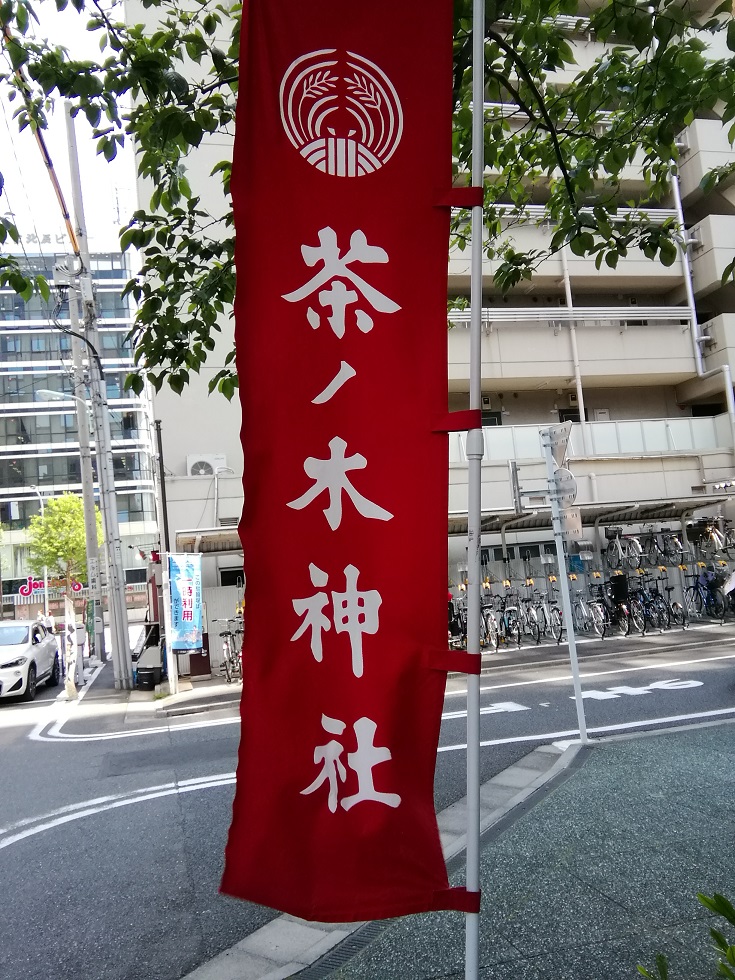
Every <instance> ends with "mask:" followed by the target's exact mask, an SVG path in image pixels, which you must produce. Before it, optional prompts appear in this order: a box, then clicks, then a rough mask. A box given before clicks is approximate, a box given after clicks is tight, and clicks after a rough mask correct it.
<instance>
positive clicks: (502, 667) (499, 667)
mask: <svg viewBox="0 0 735 980" xmlns="http://www.w3.org/2000/svg"><path fill="white" fill-rule="evenodd" d="M716 628H719V623H714V624H712V625H706V626H699V627H698V628H697V632H699V631H701V630H707V629H716ZM614 639H615V638H614ZM622 639H625V637H623V638H622ZM597 642H598V643H599V640H598V641H597ZM726 643H729V644H731V645H733V644H735V636H723V637H720V638H719V639H714V640H711V639H710V640H697V641H693V642H691V643H678V644H671V645H669V646H662V647H651V648H650V651H649V650H646V651H643V650H641V648H638V649H633V650H615V651H606V652H600V653H599V654H595V655H594V659H595V660H610V659H612V658H617V659H619V658H620V657H627V656H646V657H653V656H656V655H658V654H661V653H668V652H670V651H672V650H673V651H680V650H696V649H698V648H699V647H708V648H709V647H712V646H722V645H724V644H726ZM568 659H569V658H568V657H563V658H560V659H559V660H552V661H549V660H534V661H532V662H521V663H513V664H509V663H501V664H493V665H492V666H490V667H487V668H483V670H484V671H485V673H483V675H482V676H483V677H484V678H487V677H488V676H489V674H490V673H491V672H495V671H510V670H523V671H527V670H532V669H534V668H537V667H539V668H549V667H555V666H558V665H559V664H561V663H567V662H568ZM589 659H593V658H592V657H591V658H589ZM715 659H716V658H715ZM692 662H693V663H695V662H696V661H692ZM630 669H631V670H634V669H635V670H645V669H647V668H645V667H640V668H633V667H631V668H630ZM570 676H571V675H565V679H567V680H568V679H569V677H570ZM527 683H534V682H533V681H528V682H527ZM481 690H483V691H484V690H488V691H489V690H494V688H491V687H487V688H485V687H483V688H481ZM465 694H466V691H464V690H459V691H447V692H446V694H445V697H447V698H459V697H464V696H465Z"/></svg>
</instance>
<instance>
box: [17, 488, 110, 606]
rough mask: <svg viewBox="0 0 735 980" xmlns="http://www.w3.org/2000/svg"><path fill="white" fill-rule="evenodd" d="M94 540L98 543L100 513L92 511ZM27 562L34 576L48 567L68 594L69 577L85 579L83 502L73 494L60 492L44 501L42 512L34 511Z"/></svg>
mask: <svg viewBox="0 0 735 980" xmlns="http://www.w3.org/2000/svg"><path fill="white" fill-rule="evenodd" d="M95 514H96V521H97V542H98V544H102V515H101V514H100V512H99V510H96V511H95ZM29 546H30V555H29V564H30V566H31V570H32V571H33V573H34V574H35V575H41V574H42V573H43V570H44V568H48V570H49V572H50V573H51V574H52V575H56V576H58V577H60V578H63V579H65V580H66V588H67V592H69V594H71V583H72V579H77V580H86V577H87V542H86V537H85V530H84V504H83V502H82V498H81V497H80V496H78V495H77V494H75V493H64V494H62V495H61V496H60V497H53V498H51V499H50V500H48V501H47V503H46V506H45V507H44V514H43V517H41V515H40V514H34V516H33V517H32V518H31V524H30V529H29Z"/></svg>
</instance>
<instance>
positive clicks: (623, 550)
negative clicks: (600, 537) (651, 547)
mask: <svg viewBox="0 0 735 980" xmlns="http://www.w3.org/2000/svg"><path fill="white" fill-rule="evenodd" d="M605 537H606V538H607V540H608V546H607V550H606V552H605V560H606V562H607V566H608V568H611V569H615V568H622V567H623V566H624V565H625V566H627V567H628V568H640V564H641V558H642V557H643V549H642V548H641V543H640V541H639V540H638V538H637V537H636V536H635V535H634V534H623V529H622V527H606V528H605Z"/></svg>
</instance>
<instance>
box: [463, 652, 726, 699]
mask: <svg viewBox="0 0 735 980" xmlns="http://www.w3.org/2000/svg"><path fill="white" fill-rule="evenodd" d="M733 659H735V653H725V654H723V655H722V656H720V657H702V658H701V659H699V660H670V661H667V662H666V663H663V664H661V663H655V664H643V665H642V666H639V667H618V668H616V669H615V670H592V671H589V672H588V673H582V672H580V677H581V678H582V680H589V679H590V678H592V677H609V676H611V675H613V674H633V673H636V672H637V671H641V670H665V669H667V668H669V667H691V666H693V665H696V664H708V663H715V662H717V661H719V660H733ZM508 669H509V670H512V669H513V668H511V667H509V668H508ZM571 679H572V675H571V674H562V675H560V676H558V677H544V678H535V679H534V680H530V681H509V682H508V683H507V684H488V685H487V686H486V687H481V688H480V693H482V692H483V691H503V690H505V689H506V688H509V687H532V686H533V685H535V684H537V685H543V684H561V683H564V682H567V683H568V682H569V681H571ZM466 693H467V692H466V691H452V692H449V693H448V694H447V697H449V695H450V694H451V695H452V696H454V697H459V696H462V697H466Z"/></svg>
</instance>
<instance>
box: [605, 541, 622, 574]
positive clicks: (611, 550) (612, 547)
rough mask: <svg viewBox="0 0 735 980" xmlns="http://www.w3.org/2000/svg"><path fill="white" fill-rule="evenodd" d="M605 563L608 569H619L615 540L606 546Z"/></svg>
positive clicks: (618, 553) (618, 552) (618, 554)
mask: <svg viewBox="0 0 735 980" xmlns="http://www.w3.org/2000/svg"><path fill="white" fill-rule="evenodd" d="M605 561H606V562H607V567H608V568H612V569H615V568H620V567H621V565H620V551H619V549H618V543H617V540H614V541H611V542H610V544H609V545H608V546H607V551H606V552H605Z"/></svg>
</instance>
